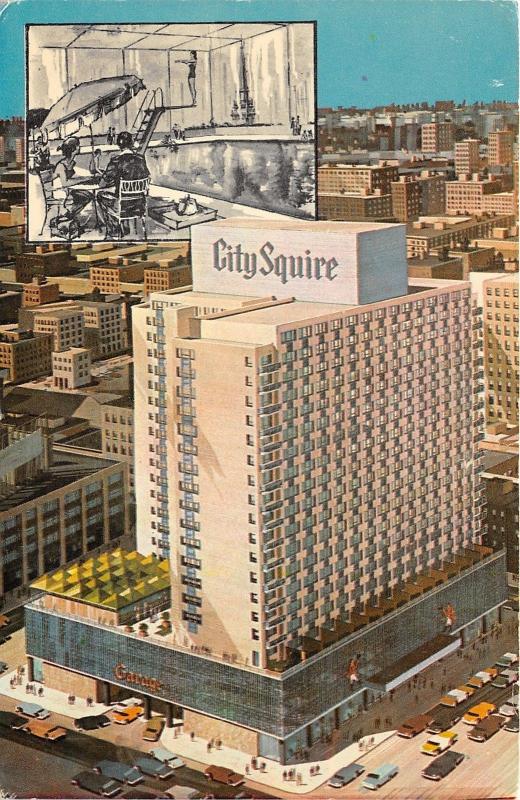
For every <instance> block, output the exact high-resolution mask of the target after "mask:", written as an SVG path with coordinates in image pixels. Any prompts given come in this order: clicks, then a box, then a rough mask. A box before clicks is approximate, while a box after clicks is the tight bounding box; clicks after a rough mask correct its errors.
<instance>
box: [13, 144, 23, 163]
mask: <svg viewBox="0 0 520 800" xmlns="http://www.w3.org/2000/svg"><path fill="white" fill-rule="evenodd" d="M14 150H15V160H16V163H17V164H25V140H24V139H21V138H17V139H15V140H14Z"/></svg>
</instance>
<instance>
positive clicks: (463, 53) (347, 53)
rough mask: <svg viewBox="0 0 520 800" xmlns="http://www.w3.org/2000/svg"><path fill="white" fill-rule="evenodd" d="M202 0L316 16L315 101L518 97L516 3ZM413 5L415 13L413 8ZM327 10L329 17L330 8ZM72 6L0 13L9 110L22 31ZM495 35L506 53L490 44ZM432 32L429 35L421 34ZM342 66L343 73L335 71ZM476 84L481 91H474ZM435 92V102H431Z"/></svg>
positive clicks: (102, 7)
mask: <svg viewBox="0 0 520 800" xmlns="http://www.w3.org/2000/svg"><path fill="white" fill-rule="evenodd" d="M391 2H392V8H393V13H392V14H389V13H388V8H389V6H390V0H386V2H379V1H378V0H374V1H373V2H372V0H370V2H367V0H349V2H348V3H347V2H345V0H332V2H329V3H327V5H326V6H325V5H324V4H323V3H321V4H320V3H319V2H318V0H302V1H301V2H299V3H298V4H297V6H296V9H297V13H295V4H294V3H292V2H289V1H288V0H286V1H285V2H281V3H280V2H278V3H275V2H273V0H256V2H255V3H254V4H253V3H251V4H249V3H248V4H244V3H242V2H237V0H223V1H221V0H204V2H199V3H198V4H197V17H198V18H199V19H200V20H201V21H202V20H204V19H212V18H213V19H216V18H221V19H223V20H227V19H229V20H230V21H231V20H233V19H236V18H238V17H240V18H241V19H243V20H244V21H245V20H251V21H252V20H256V21H261V20H281V19H284V18H285V19H287V20H314V19H315V20H317V22H318V48H317V49H318V104H319V105H321V106H337V105H341V104H347V105H355V106H358V107H363V106H364V107H367V106H371V105H372V106H374V105H383V104H388V103H391V102H395V103H406V102H417V101H423V100H429V101H432V100H434V99H438V98H442V97H448V98H450V99H454V100H455V101H457V102H460V101H462V100H464V99H465V100H466V101H467V102H468V103H472V102H474V101H475V100H476V99H479V100H483V101H484V102H490V101H492V100H510V101H512V100H514V98H515V96H516V95H517V87H518V80H517V73H518V58H517V52H518V35H517V25H516V9H515V6H514V4H513V3H510V2H494V3H490V2H481V0H465V2H464V3H461V2H459V1H458V0H439V1H438V2H436V3H432V2H424V0H391ZM412 7H413V9H414V13H413V14H410V13H409V9H411V8H412ZM325 9H326V11H325ZM120 11H121V3H119V2H112V0H111V1H110V2H107V0H104V2H103V3H99V2H97V0H90V2H85V3H83V4H82V15H83V17H84V18H85V19H87V18H88V19H89V20H92V21H103V22H117V21H119V20H120ZM74 14H75V8H74V7H70V6H69V5H68V4H55V3H54V4H50V3H48V4H47V3H45V4H42V3H41V2H40V3H36V2H34V0H26V2H22V3H17V4H13V5H8V6H7V7H6V8H5V10H4V12H3V14H2V15H1V17H0V30H1V31H2V39H3V42H4V46H3V49H2V52H1V53H0V66H2V67H3V75H4V89H5V94H4V98H3V104H2V105H3V114H4V115H5V116H11V115H13V116H16V115H21V114H23V113H24V77H23V76H24V52H23V47H22V45H23V41H24V35H25V34H24V26H25V24H28V23H56V22H70V21H76V20H74ZM125 18H126V19H127V20H128V21H142V22H146V21H157V20H161V19H165V20H166V19H170V20H173V19H175V20H178V21H189V20H190V19H192V18H193V14H192V13H191V7H190V6H187V5H186V4H184V3H177V2H176V3H173V4H172V3H171V2H169V3H167V2H164V1H163V0H156V1H155V2H154V3H153V4H151V3H142V2H139V3H137V2H134V0H128V1H127V2H125ZM489 30H493V33H494V36H495V37H496V39H497V40H498V41H500V42H501V47H500V48H495V47H489V46H486V44H487V43H486V39H485V37H486V36H487V31H489ZM424 31H428V37H427V38H426V37H425V36H424ZM338 64H342V65H343V69H342V70H340V69H338ZM476 87H477V88H476ZM434 93H435V97H434Z"/></svg>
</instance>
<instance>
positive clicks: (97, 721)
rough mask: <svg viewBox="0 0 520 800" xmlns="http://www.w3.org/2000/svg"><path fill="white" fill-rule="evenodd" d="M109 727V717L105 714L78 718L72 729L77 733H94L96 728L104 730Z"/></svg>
mask: <svg viewBox="0 0 520 800" xmlns="http://www.w3.org/2000/svg"><path fill="white" fill-rule="evenodd" d="M107 725H110V717H107V715H106V714H96V715H94V716H90V717H79V718H78V719H75V720H74V727H75V728H77V729H78V731H95V730H97V729H98V728H106V727H107Z"/></svg>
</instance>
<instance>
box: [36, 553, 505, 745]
mask: <svg viewBox="0 0 520 800" xmlns="http://www.w3.org/2000/svg"><path fill="white" fill-rule="evenodd" d="M506 588H507V587H506V572H505V554H504V552H501V553H495V554H493V555H491V556H489V557H488V558H486V559H485V560H484V561H482V562H479V563H478V564H476V565H474V566H473V567H471V568H469V569H467V570H466V571H465V572H464V573H461V574H459V575H458V576H457V577H455V578H453V579H452V580H450V581H448V582H446V583H445V584H443V585H442V586H439V587H437V588H436V589H433V590H431V591H429V592H427V593H425V594H424V595H422V596H421V597H419V598H417V599H416V600H414V601H411V602H409V603H407V604H406V605H405V606H403V607H401V608H399V609H397V610H396V611H393V612H391V613H390V614H388V615H387V616H385V617H383V618H382V619H381V620H378V621H377V622H374V623H372V624H370V625H367V626H366V627H365V628H363V629H361V630H359V631H358V632H356V633H355V634H352V635H350V636H348V637H346V638H345V639H344V640H342V641H341V642H338V643H337V644H335V645H332V646H331V647H329V648H327V649H326V650H323V651H322V652H321V653H319V654H317V655H316V656H313V657H312V658H309V659H308V660H307V661H305V662H303V663H302V664H299V665H297V666H295V667H292V668H291V669H289V670H287V671H286V672H284V673H281V674H280V675H272V674H265V673H262V672H260V671H258V672H256V671H253V670H246V669H243V668H242V669H241V668H239V667H237V666H234V665H232V664H227V663H220V662H217V661H215V660H211V659H209V658H204V657H203V656H199V655H196V654H192V653H189V652H182V651H180V650H175V649H173V648H172V647H167V646H161V645H160V644H158V643H157V642H155V641H149V640H147V639H140V638H138V637H135V636H129V635H126V634H125V633H123V631H120V630H117V629H113V628H108V627H102V626H100V625H97V624H94V623H90V622H88V621H87V620H85V621H82V620H79V619H78V618H71V617H65V616H60V615H58V614H57V613H56V612H52V611H49V610H47V609H43V608H39V607H38V606H37V605H36V604H29V605H28V606H27V607H26V636H27V653H28V655H30V656H33V657H34V658H39V659H42V660H43V661H48V662H51V663H52V664H56V665H58V666H62V667H64V668H65V669H70V670H75V671H77V672H79V673H81V674H85V675H88V676H92V677H96V678H98V679H100V680H103V681H108V682H110V683H114V684H116V685H119V686H123V687H125V688H129V689H134V690H139V688H138V687H136V686H135V683H131V682H130V683H128V682H126V680H125V678H124V677H123V678H121V675H122V674H123V673H122V671H121V669H119V670H118V669H117V668H118V665H124V674H132V673H134V674H135V673H137V674H139V675H143V676H146V677H147V678H149V679H152V680H153V681H154V689H153V691H148V690H147V689H144V690H143V691H144V693H145V694H150V695H152V696H154V697H157V698H159V699H162V700H166V701H168V702H171V703H175V704H176V705H178V706H181V707H184V708H188V709H192V710H195V711H198V712H200V713H202V714H207V715H209V716H212V717H217V718H219V719H223V720H226V721H228V722H231V723H236V724H238V725H241V726H244V727H246V728H250V729H253V730H256V731H258V732H261V733H262V734H265V735H266V736H271V737H276V738H278V739H280V740H282V739H284V740H286V742H285V743H286V745H288V746H289V745H290V749H292V750H298V749H301V748H305V747H307V746H308V745H309V743H310V742H309V741H308V738H307V737H308V736H309V735H310V737H311V739H312V738H314V737H317V738H319V737H322V736H327V734H328V733H329V728H331V726H332V727H333V726H334V724H335V722H337V721H338V715H339V721H341V720H345V719H346V718H347V717H348V716H350V715H351V714H352V713H354V711H353V709H356V708H357V707H358V706H359V705H360V704H361V703H362V702H363V694H364V693H363V692H361V691H360V690H362V689H363V688H364V687H363V682H364V681H365V680H366V681H368V680H370V678H371V676H373V675H375V674H376V673H378V672H380V671H381V670H383V669H387V668H388V667H389V666H390V665H392V664H393V663H395V662H396V661H397V660H399V659H400V658H402V657H403V656H405V655H407V654H408V653H410V652H411V651H413V650H414V649H416V648H417V647H419V646H420V645H421V644H423V643H425V642H427V641H429V640H431V639H432V638H433V637H435V636H437V635H438V634H439V633H442V632H444V617H443V615H442V608H443V607H444V606H445V605H446V604H447V603H451V604H452V605H453V607H454V609H455V610H456V613H457V629H459V628H463V627H464V626H466V625H469V624H470V623H472V622H473V621H474V620H476V619H477V618H479V617H482V616H483V615H485V614H488V612H489V611H490V609H493V608H495V607H497V606H498V605H500V604H501V603H502V602H503V601H504V600H505V599H506ZM473 627H474V632H475V635H477V633H478V632H479V630H480V628H481V626H479V625H474V626H473ZM472 630H473V629H472ZM354 657H356V658H358V660H359V676H360V682H359V684H356V685H355V687H354V688H353V689H351V688H350V685H349V680H348V678H347V674H346V672H347V666H348V663H349V661H350V660H351V659H352V658H354ZM368 701H369V702H370V701H371V698H370V696H369V697H368ZM365 702H366V700H365ZM335 714H336V719H335V717H334V715H335ZM306 727H307V730H306V731H302V729H303V728H306ZM288 737H291V738H290V739H289V738H288ZM300 740H301V741H300ZM264 744H265V747H266V748H268V747H269V748H272V747H274V745H273V743H272V742H270V741H269V740H268V739H266V740H265V742H264Z"/></svg>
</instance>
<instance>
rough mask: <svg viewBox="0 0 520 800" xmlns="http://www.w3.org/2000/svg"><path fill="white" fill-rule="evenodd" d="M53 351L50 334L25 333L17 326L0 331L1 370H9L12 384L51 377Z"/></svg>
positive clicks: (10, 326)
mask: <svg viewBox="0 0 520 800" xmlns="http://www.w3.org/2000/svg"><path fill="white" fill-rule="evenodd" d="M52 349H53V336H52V334H50V333H33V332H32V331H23V330H20V329H19V328H18V326H16V325H9V326H6V327H4V328H3V329H0V369H6V370H7V373H8V377H7V380H8V381H10V382H11V383H23V382H25V381H29V380H32V379H33V378H38V377H40V376H41V375H49V374H50V372H51V369H52V362H51V353H52Z"/></svg>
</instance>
